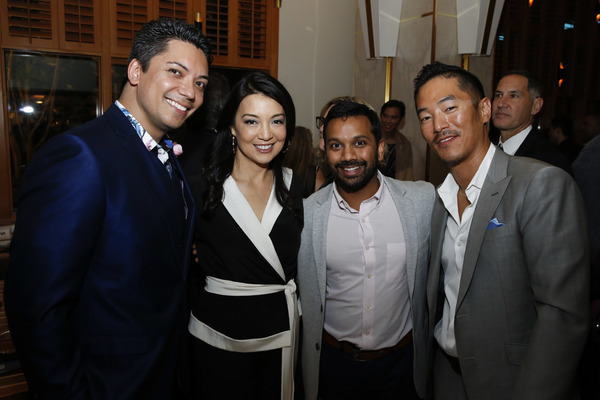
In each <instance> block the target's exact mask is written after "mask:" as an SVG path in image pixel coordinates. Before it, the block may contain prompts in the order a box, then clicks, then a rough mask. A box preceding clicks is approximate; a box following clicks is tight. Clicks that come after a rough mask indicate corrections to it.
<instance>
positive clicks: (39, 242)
mask: <svg viewBox="0 0 600 400" xmlns="http://www.w3.org/2000/svg"><path fill="white" fill-rule="evenodd" d="M105 197H106V196H105V193H104V189H103V182H102V181H101V177H100V173H99V169H98V166H97V164H96V161H95V158H94V156H93V154H92V152H91V151H90V149H89V148H88V147H87V146H86V145H85V144H84V143H83V142H82V141H81V139H80V138H78V137H74V136H72V135H69V134H68V133H64V134H61V135H59V136H57V137H56V138H54V139H53V140H50V141H49V142H48V143H46V145H45V146H44V147H43V148H42V149H41V150H40V151H39V152H38V153H37V154H36V156H35V157H34V160H33V161H32V162H31V163H30V164H29V166H28V168H27V171H26V176H25V184H24V186H23V188H22V190H21V196H20V199H19V202H18V208H17V221H16V227H15V233H14V238H13V240H12V243H11V249H10V266H9V269H8V273H7V278H6V283H5V302H6V313H7V317H8V321H9V326H10V330H11V334H12V337H13V340H14V343H15V347H16V350H17V352H18V355H19V357H20V360H21V363H22V366H23V370H24V372H25V375H26V377H27V379H28V381H29V384H30V387H31V389H33V390H34V391H35V392H38V393H43V394H44V396H45V397H47V398H61V397H62V398H66V397H70V396H74V397H78V396H82V397H83V396H84V392H85V390H86V389H85V382H84V380H85V378H84V372H83V371H82V368H81V365H80V364H81V353H80V350H79V343H78V342H77V337H78V336H77V334H76V332H74V329H75V328H74V327H73V324H72V321H73V318H75V316H76V315H77V314H78V313H81V312H82V311H83V312H85V310H80V309H78V299H79V297H80V291H81V288H82V285H83V281H84V280H85V279H86V273H87V272H88V266H89V263H90V259H91V258H93V257H94V246H95V239H96V237H97V232H98V230H99V229H100V227H101V224H102V220H103V213H104V207H105ZM67 393H68V395H67Z"/></svg>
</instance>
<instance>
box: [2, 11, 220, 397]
mask: <svg viewBox="0 0 600 400" xmlns="http://www.w3.org/2000/svg"><path fill="white" fill-rule="evenodd" d="M210 58H211V57H210V50H209V44H208V41H207V39H206V38H205V37H204V36H203V35H202V34H201V32H200V31H198V30H196V28H195V27H194V26H192V25H189V24H187V23H185V22H183V21H176V20H171V19H162V20H155V21H151V22H149V23H147V24H146V25H144V27H143V28H142V29H141V30H140V31H139V33H138V34H137V35H136V37H135V39H134V43H133V46H132V50H131V55H130V58H129V63H128V67H127V82H126V83H125V85H124V88H123V91H122V94H121V96H120V98H119V100H118V101H116V102H115V104H114V105H112V106H111V107H110V108H109V109H108V110H107V111H106V113H104V115H102V116H101V117H99V118H97V119H95V120H93V121H91V122H88V123H86V124H84V125H82V126H79V127H77V128H75V129H72V130H70V131H67V132H65V133H62V134H60V135H57V136H56V137H54V138H53V139H51V140H49V141H48V142H47V143H46V144H45V145H44V146H43V147H42V148H41V149H40V150H39V151H38V152H37V153H36V155H35V157H34V158H33V160H32V161H31V163H30V164H29V165H28V167H27V171H26V175H25V180H24V185H23V187H22V189H21V193H20V198H19V202H18V204H17V221H16V227H15V232H14V237H13V240H12V243H11V248H10V266H9V269H8V272H7V277H6V282H5V303H6V314H7V317H8V322H9V327H10V330H11V334H12V337H13V340H14V344H15V347H16V350H17V353H18V355H19V358H20V360H21V364H22V367H23V371H24V373H25V377H26V378H27V381H28V383H29V390H30V393H31V395H32V397H33V398H44V399H80V398H81V399H83V398H85V399H134V398H135V399H161V400H164V399H169V398H170V397H172V396H173V393H174V391H175V384H174V382H175V371H176V369H177V368H176V365H177V356H178V354H177V353H178V349H179V347H180V344H181V340H180V339H181V336H182V332H184V331H185V328H186V324H187V317H188V316H187V313H186V306H185V286H186V275H187V265H188V259H189V254H190V246H191V236H192V227H193V218H194V204H193V201H192V197H191V195H190V191H189V188H188V186H187V183H186V182H185V179H184V177H183V175H182V173H181V169H180V167H179V164H178V162H177V159H176V158H175V155H174V154H173V153H174V150H173V147H174V146H173V143H172V142H171V141H170V140H168V139H167V137H166V133H167V132H168V131H169V130H172V129H175V128H178V127H180V126H181V125H182V124H183V122H184V121H185V120H186V118H188V117H189V116H190V115H191V114H192V113H193V112H194V111H196V109H198V107H200V105H201V104H202V101H203V96H204V89H205V87H206V84H207V82H208V66H209V63H210Z"/></svg>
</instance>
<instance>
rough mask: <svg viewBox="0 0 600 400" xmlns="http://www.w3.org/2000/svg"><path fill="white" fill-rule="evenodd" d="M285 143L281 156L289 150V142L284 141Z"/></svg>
mask: <svg viewBox="0 0 600 400" xmlns="http://www.w3.org/2000/svg"><path fill="white" fill-rule="evenodd" d="M285 143H286V146H285V149H283V151H282V152H281V153H282V154H285V152H286V151H288V150H289V149H290V144H291V140H286V141H285Z"/></svg>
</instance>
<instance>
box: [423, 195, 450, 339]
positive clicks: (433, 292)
mask: <svg viewBox="0 0 600 400" xmlns="http://www.w3.org/2000/svg"><path fill="white" fill-rule="evenodd" d="M447 220H448V212H447V211H446V208H445V207H444V203H443V202H442V199H441V198H440V196H439V195H437V194H436V198H435V204H434V205H433V215H432V217H431V261H430V263H429V273H428V274H427V306H428V309H429V320H430V323H431V324H432V327H433V326H434V324H435V322H437V321H435V318H436V313H437V305H438V300H439V299H438V297H439V290H440V278H441V275H442V273H441V269H442V246H443V244H444V234H445V232H446V221H447Z"/></svg>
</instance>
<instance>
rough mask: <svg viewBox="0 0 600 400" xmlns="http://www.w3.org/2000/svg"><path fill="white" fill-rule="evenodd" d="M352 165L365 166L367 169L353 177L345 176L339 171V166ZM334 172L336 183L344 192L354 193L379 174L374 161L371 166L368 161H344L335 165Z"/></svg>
mask: <svg viewBox="0 0 600 400" xmlns="http://www.w3.org/2000/svg"><path fill="white" fill-rule="evenodd" d="M352 166H365V167H366V169H365V170H364V171H363V172H362V173H361V174H360V175H358V176H356V177H354V178H351V179H347V178H345V177H343V176H342V175H340V173H339V172H338V168H344V167H352ZM332 172H333V177H334V179H335V184H336V185H338V186H339V187H340V188H341V189H342V190H343V191H344V192H347V193H354V192H358V191H359V190H361V189H363V188H364V187H365V186H367V184H368V183H369V182H370V181H371V179H373V177H374V176H375V175H377V163H376V162H375V163H372V164H371V166H370V167H369V165H368V164H367V162H366V161H342V162H340V163H337V164H336V165H335V167H334V168H333V171H332Z"/></svg>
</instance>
